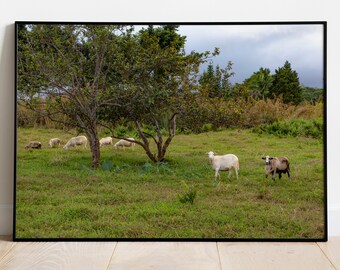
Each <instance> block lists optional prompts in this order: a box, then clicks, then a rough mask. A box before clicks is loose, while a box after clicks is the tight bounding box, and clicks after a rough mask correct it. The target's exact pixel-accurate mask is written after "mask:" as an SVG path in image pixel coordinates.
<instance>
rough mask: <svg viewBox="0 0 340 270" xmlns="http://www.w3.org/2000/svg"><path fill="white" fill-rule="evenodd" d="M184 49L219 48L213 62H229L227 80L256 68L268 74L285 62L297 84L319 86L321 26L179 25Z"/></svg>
mask: <svg viewBox="0 0 340 270" xmlns="http://www.w3.org/2000/svg"><path fill="white" fill-rule="evenodd" d="M179 33H180V34H181V35H185V36H186V37H187V38H186V44H185V50H186V52H187V53H189V52H190V51H192V50H195V51H197V52H203V51H206V50H209V51H211V52H212V51H213V50H214V48H215V47H218V48H219V49H220V55H219V56H217V57H216V58H215V59H213V64H214V65H219V66H220V67H221V68H225V67H226V65H227V63H228V61H231V62H233V68H232V71H233V72H235V75H234V76H233V77H232V78H231V82H232V83H233V84H234V83H242V82H243V80H244V79H246V78H249V77H250V76H251V75H252V74H253V73H254V72H256V71H258V70H259V69H260V67H263V68H269V69H270V71H271V74H274V73H275V70H276V69H278V68H279V67H282V66H283V65H284V63H285V61H286V60H287V61H289V62H290V64H291V67H292V69H293V70H295V71H296V72H297V73H298V75H299V79H300V84H302V85H304V86H310V87H320V88H322V87H323V60H324V56H323V25H321V24H294V25H268V24H267V25H182V26H180V27H179Z"/></svg>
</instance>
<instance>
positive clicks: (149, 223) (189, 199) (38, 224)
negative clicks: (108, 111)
mask: <svg viewBox="0 0 340 270" xmlns="http://www.w3.org/2000/svg"><path fill="white" fill-rule="evenodd" d="M72 136H74V134H68V133H66V132H64V131H62V130H54V129H44V128H18V143H17V149H18V151H17V164H16V166H17V186H16V236H17V237H18V238H36V237H41V238H287V239H289V238H300V239H304V238H309V239H310V238H322V237H323V236H324V232H325V227H324V224H325V220H324V210H325V209H324V174H323V172H324V163H323V142H322V141H321V140H320V139H314V138H313V137H301V136H297V137H277V136H275V135H269V134H268V132H264V133H262V134H257V133H254V132H251V131H250V130H238V129H234V130H232V129H228V130H223V131H214V132H213V131H210V132H205V133H201V134H189V135H185V134H182V135H178V136H176V137H174V139H173V143H172V144H171V145H170V147H169V149H168V156H167V158H166V160H165V161H164V162H162V163H150V162H149V160H148V158H147V157H146V155H145V153H144V151H143V149H142V148H141V147H140V146H137V145H136V147H135V150H134V151H133V150H132V149H126V150H119V149H117V150H114V149H113V147H112V146H105V147H102V148H101V160H102V161H101V164H100V167H99V168H98V169H93V168H91V167H90V164H91V152H90V151H89V149H87V150H82V149H81V148H73V149H69V150H63V149H62V148H48V141H49V139H50V138H52V137H58V138H60V139H61V140H62V141H63V143H66V142H67V140H68V139H69V138H70V137H72ZM104 136H106V134H104V132H103V131H101V132H100V137H104ZM30 140H39V141H41V143H42V149H41V150H38V149H37V150H26V149H24V146H25V145H26V144H27V142H28V141H30ZM115 141H116V140H114V142H115ZM62 145H63V144H62ZM208 151H214V152H216V153H218V154H227V153H233V154H236V155H237V156H238V157H239V160H240V171H239V179H238V180H236V177H235V174H234V173H233V175H232V176H231V178H230V179H228V178H227V173H224V172H221V180H220V181H219V182H215V181H214V171H213V170H212V168H211V165H210V164H209V162H208V156H207V155H206V152H208ZM264 155H272V156H280V155H285V156H287V157H288V158H289V160H290V163H291V180H288V178H287V176H286V175H283V177H282V179H280V180H279V179H276V181H273V180H271V179H270V178H268V179H266V178H265V172H264V162H263V160H262V159H261V157H262V156H264Z"/></svg>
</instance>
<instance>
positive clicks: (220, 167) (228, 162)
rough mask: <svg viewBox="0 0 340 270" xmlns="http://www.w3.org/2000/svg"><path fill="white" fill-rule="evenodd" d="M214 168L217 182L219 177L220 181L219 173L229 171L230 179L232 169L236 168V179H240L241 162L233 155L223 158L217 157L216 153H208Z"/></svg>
mask: <svg viewBox="0 0 340 270" xmlns="http://www.w3.org/2000/svg"><path fill="white" fill-rule="evenodd" d="M207 154H208V156H209V161H210V164H211V166H212V168H213V169H214V171H215V181H216V179H217V177H218V178H219V179H220V174H219V171H229V173H228V177H230V176H231V169H232V168H234V170H235V174H236V178H237V179H238V170H239V167H240V166H239V161H238V157H237V156H235V155H233V154H227V155H223V156H215V153H214V152H211V151H210V152H209V153H207Z"/></svg>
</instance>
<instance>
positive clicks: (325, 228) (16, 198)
mask: <svg viewBox="0 0 340 270" xmlns="http://www.w3.org/2000/svg"><path fill="white" fill-rule="evenodd" d="M23 25H96V26H103V25H136V26H144V25H153V26H164V25H179V26H203V25H204V26H250V25H264V26H276V25H278V26H280V25H288V26H289V25H290V26H294V25H320V26H322V28H323V52H322V53H323V67H322V68H323V86H322V87H323V98H322V102H323V108H322V110H323V135H322V150H321V151H322V158H323V173H322V175H323V214H322V215H323V216H322V218H323V221H324V222H323V224H322V226H321V227H322V232H323V233H322V236H321V237H306V238H304V237H302V238H301V237H292V238H281V237H273V238H271V237H254V238H252V237H228V236H227V235H226V237H218V238H216V237H200V236H198V237H179V238H176V237H157V236H156V237H141V238H140V237H83V236H81V237H77V236H75V237H68V236H66V237H40V236H37V237H22V236H20V233H18V216H20V215H22V213H21V214H20V215H19V214H18V204H19V203H18V202H19V201H20V200H22V198H21V196H22V195H21V194H20V192H18V184H19V179H18V177H19V174H18V165H19V163H20V161H19V154H18V151H19V149H21V148H22V145H21V144H19V142H18V137H19V134H18V133H19V130H20V129H19V126H18V110H19V108H18V87H19V83H18V82H19V79H20V78H19V76H20V75H19V72H18V68H19V61H18V50H19V46H18V42H19V41H18V39H19V38H18V28H19V27H20V26H23ZM254 71H255V70H254ZM14 94H15V116H14V117H15V126H14V131H15V134H16V140H15V145H14V153H15V156H14V164H15V166H14V212H13V240H14V241H18V242H28V241H65V242H68V241H89V242H90V241H91V242H92V241H192V242H205V241H208V242H211V241H214V242H221V241H222V242H225V241H231V242H259V241H264V242H315V241H319V242H325V241H327V240H328V216H327V22H326V21H277V22H275V21H271V22H138V23H136V22H48V21H17V22H15V89H14ZM20 147H21V148H20ZM211 173H212V171H211ZM283 178H284V177H283ZM267 181H269V180H267ZM277 181H278V180H277ZM24 212H25V211H24ZM36 214H38V213H36ZM36 214H34V213H31V215H32V217H31V218H32V219H34V216H35V215H36ZM33 224H34V223H33Z"/></svg>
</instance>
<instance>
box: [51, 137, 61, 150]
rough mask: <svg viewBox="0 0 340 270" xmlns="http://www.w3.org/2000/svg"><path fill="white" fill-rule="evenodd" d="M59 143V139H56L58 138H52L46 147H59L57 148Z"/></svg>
mask: <svg viewBox="0 0 340 270" xmlns="http://www.w3.org/2000/svg"><path fill="white" fill-rule="evenodd" d="M60 143H61V140H60V139H58V138H53V139H51V140H50V141H49V142H48V146H49V147H50V148H52V147H54V146H57V147H59V146H60Z"/></svg>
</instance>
